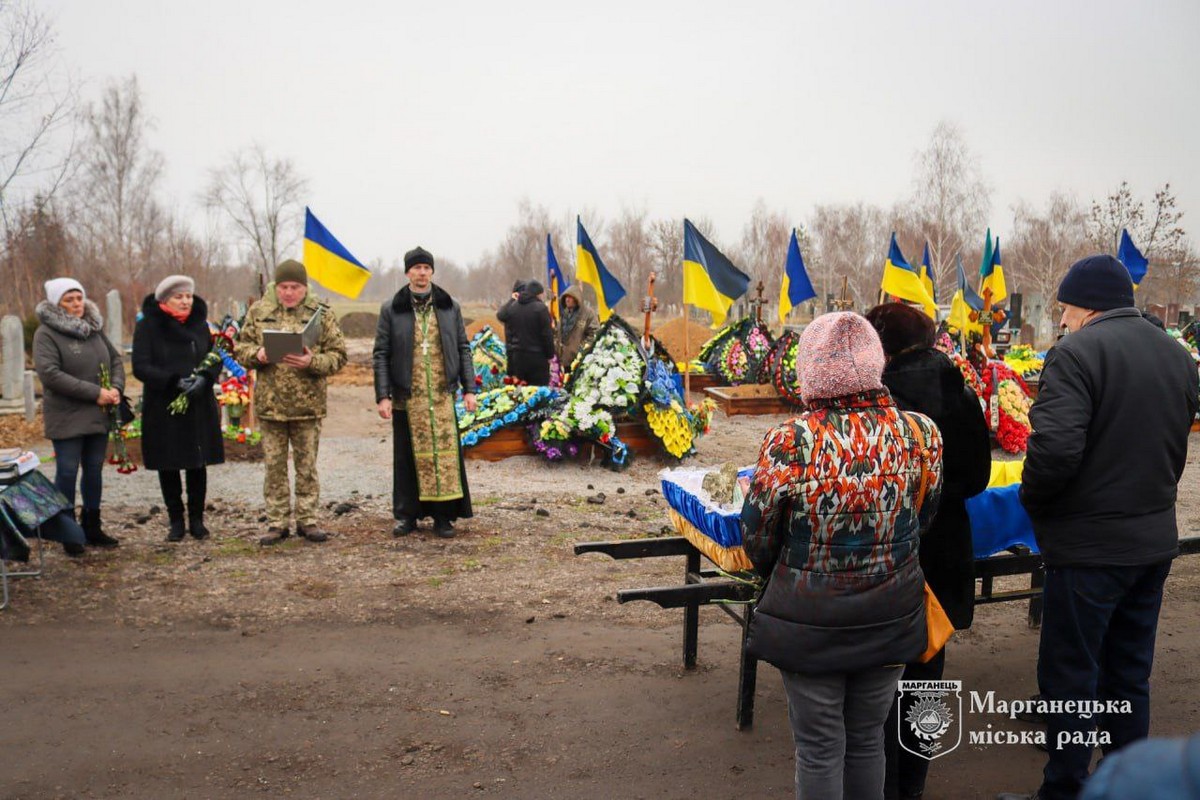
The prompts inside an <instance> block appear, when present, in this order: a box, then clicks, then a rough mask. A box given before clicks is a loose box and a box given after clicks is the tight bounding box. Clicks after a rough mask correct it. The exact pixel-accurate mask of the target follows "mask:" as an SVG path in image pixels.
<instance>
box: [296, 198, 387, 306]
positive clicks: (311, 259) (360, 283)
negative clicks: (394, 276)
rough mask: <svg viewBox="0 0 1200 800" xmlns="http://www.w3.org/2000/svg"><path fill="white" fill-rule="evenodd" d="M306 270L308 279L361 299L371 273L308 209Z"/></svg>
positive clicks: (305, 210) (305, 239)
mask: <svg viewBox="0 0 1200 800" xmlns="http://www.w3.org/2000/svg"><path fill="white" fill-rule="evenodd" d="M304 269H305V270H306V271H307V272H308V277H310V278H312V279H313V280H314V281H316V282H317V283H319V284H321V285H322V286H324V287H325V288H326V289H328V290H329V291H331V292H337V293H338V294H344V295H346V297H349V298H352V299H353V298H356V297H358V295H359V293H360V292H362V290H363V287H364V286H366V285H367V281H368V280H369V279H370V277H371V271H370V270H369V269H367V268H366V267H364V266H363V265H362V264H361V263H359V261H358V259H357V258H355V257H354V256H352V255H350V251H349V250H347V249H346V248H345V247H342V243H341V242H339V241H338V240H337V239H335V238H333V234H332V233H330V232H329V231H328V230H327V229H326V228H325V226H324V225H322V224H321V221H320V220H319V219H317V218H316V217H315V216H313V213H312V211H311V210H309V209H308V208H307V207H305V209H304Z"/></svg>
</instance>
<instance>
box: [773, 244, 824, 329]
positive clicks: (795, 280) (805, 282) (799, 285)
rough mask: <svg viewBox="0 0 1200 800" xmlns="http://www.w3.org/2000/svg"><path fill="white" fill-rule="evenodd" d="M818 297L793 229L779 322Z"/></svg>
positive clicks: (785, 270)
mask: <svg viewBox="0 0 1200 800" xmlns="http://www.w3.org/2000/svg"><path fill="white" fill-rule="evenodd" d="M816 296H817V292H816V290H815V289H813V285H812V281H811V280H809V278H808V270H806V269H805V268H804V258H803V257H802V256H801V255H800V242H799V241H797V240H796V229H795V228H792V240H791V241H790V242H788V251H787V263H786V264H784V267H783V285H781V286H780V287H779V322H780V324H782V323H784V322H786V321H787V315H788V313H790V312H791V310H792V309H793V308H795V307H796V306H798V305H800V304H801V303H803V302H804V301H805V300H811V299H812V298H814V297H816Z"/></svg>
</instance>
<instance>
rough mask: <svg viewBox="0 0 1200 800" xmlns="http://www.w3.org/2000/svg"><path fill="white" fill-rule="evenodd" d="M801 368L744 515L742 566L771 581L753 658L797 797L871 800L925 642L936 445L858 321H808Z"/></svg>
mask: <svg viewBox="0 0 1200 800" xmlns="http://www.w3.org/2000/svg"><path fill="white" fill-rule="evenodd" d="M796 364H797V367H796V372H797V378H798V380H799V383H800V394H801V396H802V397H803V398H804V402H805V404H806V409H805V411H804V412H803V413H801V414H800V415H799V416H797V417H795V418H793V419H791V420H788V421H787V422H785V423H784V424H783V425H780V426H779V427H777V428H773V429H772V430H771V431H769V432H768V433H767V437H766V440H765V441H764V442H763V446H762V450H761V452H760V454H759V458H758V463H757V465H756V466H755V470H754V475H753V477H752V478H751V480H750V488H749V490H748V491H747V492H746V500H745V504H744V505H743V507H742V543H743V546H744V547H745V550H746V555H747V556H749V558H750V562H751V563H752V564H753V565H754V569H755V571H756V572H758V574H759V575H761V576H763V577H764V578H766V579H767V585H766V588H764V589H763V592H762V597H760V598H759V600H758V604H757V606H756V607H755V611H754V615H753V618H752V620H751V623H750V628H749V631H748V634H747V639H746V649H747V651H748V652H749V653H750V654H752V655H754V656H756V657H758V658H760V659H762V660H764V661H766V662H767V663H769V664H773V665H775V666H776V667H778V668H779V670H780V672H781V673H782V676H783V686H784V691H785V693H786V694H787V699H788V716H789V718H790V721H791V724H792V737H793V739H794V740H795V743H796V796H797V797H802V798H838V800H841V798H845V800H879V798H881V797H882V796H883V786H884V766H885V759H884V751H883V745H884V733H883V727H884V720H886V719H887V716H888V711H889V709H891V708H894V707H895V702H894V697H895V693H896V680H897V679H898V678H899V677H900V674H901V672H902V670H903V668H902V667H901V666H900V664H903V663H905V662H907V661H911V660H914V659H916V658H918V657H920V655H921V653H923V652H924V650H925V648H926V646H927V644H928V641H929V635H928V632H927V629H926V622H925V608H924V604H923V599H924V579H923V577H922V575H921V567H920V564H919V563H918V556H917V552H918V549H919V548H918V544H917V542H918V536H919V534H920V532H921V531H923V530H925V528H926V527H927V525H928V524H929V521H930V520H931V519H932V517H933V514H934V511H935V509H936V508H937V503H938V492H939V490H940V483H941V472H942V453H941V436H940V435H939V434H938V431H937V428H936V427H934V424H933V422H932V421H931V420H930V419H929V418H928V417H925V416H923V415H921V414H914V413H911V412H907V411H901V410H900V409H898V408H897V407H896V405H895V403H894V402H893V401H892V398H891V395H890V394H888V391H887V389H885V388H884V386H883V384H882V383H881V382H880V374H881V373H882V372H883V366H884V354H883V349H882V348H881V347H880V344H879V337H878V336H877V335H876V333H875V330H874V329H873V328H872V327H871V325H870V323H868V322H867V321H866V320H865V319H863V318H862V317H861V316H859V315H858V314H853V313H849V312H839V313H833V314H825V315H823V316H820V317H817V319H816V320H814V321H813V323H812V324H810V325H809V326H808V327H807V328H805V329H804V333H803V334H801V336H800V349H799V352H798V354H797V356H796ZM923 547H924V545H923V544H922V545H921V547H920V549H923Z"/></svg>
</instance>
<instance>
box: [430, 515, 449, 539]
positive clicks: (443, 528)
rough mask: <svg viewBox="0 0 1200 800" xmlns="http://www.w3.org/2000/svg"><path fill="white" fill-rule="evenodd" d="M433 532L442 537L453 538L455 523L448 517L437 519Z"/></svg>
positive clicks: (434, 522)
mask: <svg viewBox="0 0 1200 800" xmlns="http://www.w3.org/2000/svg"><path fill="white" fill-rule="evenodd" d="M433 534H434V536H438V537H441V538H442V539H453V538H454V525H453V523H451V522H450V520H448V519H436V520H434V521H433Z"/></svg>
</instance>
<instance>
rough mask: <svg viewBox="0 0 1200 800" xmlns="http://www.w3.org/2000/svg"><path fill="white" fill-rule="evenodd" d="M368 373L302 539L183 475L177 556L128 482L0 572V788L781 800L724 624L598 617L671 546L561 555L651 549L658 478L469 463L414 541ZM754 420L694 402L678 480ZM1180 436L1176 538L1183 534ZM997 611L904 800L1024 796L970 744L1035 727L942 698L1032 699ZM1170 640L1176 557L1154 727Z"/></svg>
mask: <svg viewBox="0 0 1200 800" xmlns="http://www.w3.org/2000/svg"><path fill="white" fill-rule="evenodd" d="M356 360H359V361H361V354H360V357H358V358H356ZM369 382H370V375H369V372H368V371H366V370H365V369H361V368H360V369H357V370H355V369H352V370H351V371H349V372H348V373H347V374H346V375H344V376H343V378H342V379H341V380H340V381H339V383H338V385H337V386H334V387H333V388H332V390H331V395H330V404H331V413H330V417H329V418H328V420H327V421H326V424H325V429H324V437H323V440H322V445H321V455H320V462H319V463H320V466H321V479H322V500H323V505H324V504H328V507H327V508H326V509H325V511H324V516H323V518H322V524H323V525H324V526H325V527H327V528H328V529H329V530H330V531H331V532H332V533H333V534H334V535H333V536H332V537H331V539H330V541H329V542H327V543H326V544H323V545H314V544H309V543H306V542H303V541H297V540H295V539H292V540H290V541H289V542H287V543H286V544H284V545H282V546H280V547H278V548H274V549H264V548H261V547H259V545H258V544H257V540H258V537H259V536H261V535H262V534H263V533H264V524H263V522H262V521H261V514H262V511H261V508H262V502H261V475H262V473H261V465H258V464H253V463H230V464H226V465H223V466H219V467H214V468H212V469H210V471H209V482H210V498H209V503H210V506H211V510H210V511H209V513H208V520H209V527H210V528H211V529H212V531H213V536H212V538H211V539H209V540H207V541H204V542H197V541H194V540H191V539H188V540H186V541H184V542H182V543H180V544H178V545H170V544H167V543H166V542H165V541H164V537H165V535H166V522H165V515H164V512H163V511H162V510H161V505H162V504H161V499H160V498H159V494H158V486H157V481H156V480H155V476H154V474H153V473H148V472H146V471H144V470H139V471H138V472H137V473H135V474H133V475H130V476H122V475H117V474H116V473H115V472H114V471H112V470H111V469H109V470H107V471H106V473H105V508H104V518H105V524H106V527H107V529H108V530H109V532H110V533H113V534H115V535H117V536H118V537H120V538H121V540H122V544H121V546H120V547H119V548H117V549H115V550H111V551H98V552H89V553H88V554H87V555H86V556H85V557H83V558H81V559H74V560H72V559H67V558H66V557H65V556H64V555H63V554H62V552H61V549H60V548H58V546H57V545H52V546H50V547H49V548H48V550H47V557H46V574H45V576H44V577H42V578H40V579H36V580H35V579H29V578H19V579H15V580H13V581H12V586H11V589H12V601H11V602H12V605H11V606H10V607H9V608H8V609H6V610H5V611H3V612H0V674H2V675H3V676H4V680H3V685H2V688H0V714H2V717H0V746H2V750H0V752H3V754H4V755H3V758H4V768H3V780H0V798H60V797H61V798H102V797H147V798H148V797H154V798H176V797H178V798H183V797H189V798H192V797H194V798H226V797H248V796H264V797H279V796H289V797H313V798H316V797H321V798H351V797H355V798H396V797H404V798H461V797H476V796H480V797H482V796H490V797H507V798H584V799H587V798H597V799H599V798H615V797H622V798H655V800H658V799H660V798H680V799H681V800H682V799H683V798H687V799H688V800H690V799H691V798H696V797H708V798H765V797H781V798H782V797H790V796H791V791H792V790H791V785H792V784H791V782H792V770H793V752H792V745H791V737H790V732H789V729H788V725H787V719H786V711H785V701H784V697H783V692H782V686H781V683H780V680H779V677H778V673H777V672H776V671H775V670H774V669H773V668H771V667H769V666H766V665H762V666H761V667H760V670H759V683H758V692H757V703H756V717H755V723H754V727H753V728H752V729H750V730H747V731H742V732H739V731H737V730H735V727H734V706H735V699H736V698H735V690H736V680H737V667H738V646H739V643H740V631H739V629H738V627H737V626H736V625H735V624H734V623H733V622H732V621H731V620H729V619H728V618H727V617H726V615H725V614H723V613H722V612H721V611H720V610H719V609H716V608H708V609H704V610H703V611H702V612H701V631H700V652H699V666H698V668H697V669H696V670H694V671H685V670H684V669H682V667H681V651H682V643H681V638H682V637H681V621H682V620H681V618H682V613H681V612H680V611H663V610H660V609H659V608H657V607H656V606H653V605H650V604H648V603H631V604H627V605H619V604H618V603H616V601H615V598H616V592H617V591H618V590H619V589H622V588H634V587H643V586H656V585H673V584H677V583H678V582H679V581H680V579H681V577H682V572H683V564H682V559H681V558H669V559H657V560H643V561H612V560H609V559H607V558H605V557H603V556H599V555H588V556H581V557H576V556H574V555H572V545H573V544H574V543H576V542H582V541H590V540H599V539H616V538H628V537H635V536H651V535H657V534H659V533H660V532H662V528H663V526H664V525H666V524H667V517H666V511H665V504H664V502H663V500H662V497H661V495H659V494H658V493H657V487H658V481H657V479H656V477H655V476H656V472H657V470H658V469H659V468H660V467H661V465H660V464H658V463H655V462H654V461H653V460H652V459H641V460H639V461H637V462H635V463H634V464H633V466H631V467H630V469H629V470H628V471H626V472H623V473H614V472H610V471H608V470H605V469H603V468H601V467H599V466H598V465H593V466H588V465H586V464H560V465H551V464H547V463H544V462H541V461H539V460H536V459H534V458H531V457H520V458H514V459H509V460H507V461H501V462H496V463H483V462H478V461H468V462H467V463H468V467H467V471H468V477H469V481H470V487H471V493H472V497H473V500H474V507H475V517H474V518H473V519H469V520H463V521H461V522H460V524H459V526H458V530H459V533H458V536H457V538H455V539H451V540H442V539H437V538H435V537H433V536H432V534H431V532H430V531H429V530H428V527H427V524H426V525H425V526H423V527H422V530H421V531H420V532H418V533H417V534H415V535H412V536H409V537H406V538H402V539H396V538H393V537H392V536H391V535H390V529H391V524H392V522H391V515H390V511H389V507H390V502H389V492H390V485H391V441H390V433H389V429H388V424H387V423H383V422H382V421H380V420H379V419H378V418H377V417H376V416H375V414H374V404H373V398H372V395H371V389H370V387H369ZM782 419H784V417H750V416H741V417H732V418H725V417H723V416H721V415H720V414H718V415H717V418H716V419H715V421H714V426H713V431H712V433H711V434H710V435H709V436H708V437H706V438H705V439H704V440H702V441H701V443H700V445H699V451H700V454H699V456H698V458H696V459H695V460H694V461H693V462H692V463H697V464H716V463H720V462H721V461H725V460H730V461H734V462H737V463H748V462H749V461H751V460H752V459H753V458H754V456H755V455H756V453H757V448H758V444H759V442H760V441H761V439H762V435H763V433H764V432H765V430H766V429H767V427H768V426H769V425H771V424H776V423H778V422H780V421H781V420H782ZM3 424H15V423H3ZM4 430H11V429H8V428H5V429H4ZM8 435H12V434H11V432H10V433H9V434H8ZM1193 445H1194V446H1193V449H1192V456H1191V458H1189V468H1188V472H1187V474H1185V476H1184V479H1183V483H1182V486H1181V507H1180V511H1179V520H1180V527H1181V531H1182V532H1183V533H1184V534H1185V535H1188V534H1190V535H1195V534H1196V533H1197V532H1200V493H1198V492H1197V490H1196V488H1195V484H1196V482H1197V480H1198V479H1200V467H1198V466H1197V465H1196V463H1195V461H1196V459H1197V457H1198V455H1200V447H1198V446H1200V439H1197V438H1196V437H1193ZM36 447H37V449H38V451H39V452H40V453H42V454H48V453H49V447H48V443H46V442H44V441H39V442H37V443H36ZM601 495H602V498H601ZM589 498H591V501H589ZM1014 585H1015V584H1014ZM1025 611H1026V608H1025V605H1024V604H1021V603H1008V604H999V605H993V606H984V607H981V608H979V609H978V611H977V613H976V618H975V625H974V627H973V628H972V629H971V630H970V631H966V632H962V633H959V634H957V635H956V636H955V638H954V639H953V641H952V642H951V645H950V651H949V655H948V659H947V661H948V663H947V670H946V678H947V679H950V680H961V681H963V683H964V692H963V695H964V708H963V711H964V714H963V717H964V720H963V721H964V725H963V730H964V732H963V740H962V743H961V744H960V745H959V746H958V747H957V749H955V750H954V751H953V752H951V753H949V754H947V755H946V756H944V757H941V758H939V759H937V760H936V761H935V763H934V764H933V767H932V769H931V771H930V780H929V789H928V791H927V793H926V797H927V798H928V799H929V800H943V799H949V798H953V799H954V800H960V799H961V798H990V797H991V796H992V795H993V794H994V793H995V792H996V791H1000V790H1006V789H1023V790H1032V788H1033V787H1035V786H1036V785H1037V783H1038V780H1039V777H1040V771H1041V765H1042V763H1043V754H1042V753H1041V752H1040V751H1038V750H1035V749H1034V748H1033V747H1031V746H1029V745H1022V744H991V745H987V746H984V745H980V744H971V743H970V742H969V740H968V735H969V731H990V732H1014V733H1019V732H1021V731H1032V730H1035V728H1034V727H1033V726H1031V725H1028V724H1026V723H1023V722H1019V721H1016V720H1012V719H1009V718H1008V716H1006V715H1002V714H999V713H997V714H986V713H970V708H969V695H968V692H970V691H977V692H980V693H986V692H988V691H992V692H995V697H996V698H997V699H1004V700H1020V699H1024V698H1026V697H1028V696H1029V695H1031V694H1032V693H1033V692H1034V691H1035V690H1036V677H1035V665H1036V658H1037V643H1038V633H1037V631H1035V630H1032V629H1030V628H1028V627H1027V625H1026V622H1025ZM1198 634H1200V560H1197V559H1194V558H1182V559H1180V560H1179V561H1177V562H1176V565H1175V568H1174V570H1173V574H1172V576H1171V578H1170V579H1169V580H1168V583H1167V595H1166V600H1165V603H1164V608H1163V613H1162V620H1161V623H1160V628H1159V643H1158V654H1157V660H1156V664H1155V673H1154V682H1153V685H1154V709H1153V720H1154V722H1153V727H1154V732H1155V733H1156V734H1159V735H1178V734H1184V733H1189V732H1192V731H1195V730H1197V729H1200V697H1198V696H1197V694H1196V692H1195V689H1194V688H1193V680H1194V675H1195V664H1196V662H1197V659H1198V658H1200V636H1198ZM989 726H990V728H989Z"/></svg>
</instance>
